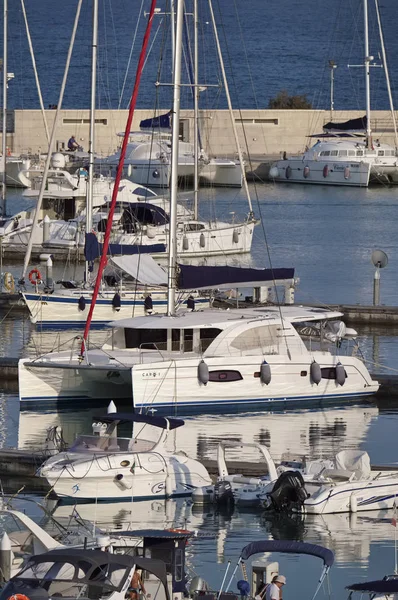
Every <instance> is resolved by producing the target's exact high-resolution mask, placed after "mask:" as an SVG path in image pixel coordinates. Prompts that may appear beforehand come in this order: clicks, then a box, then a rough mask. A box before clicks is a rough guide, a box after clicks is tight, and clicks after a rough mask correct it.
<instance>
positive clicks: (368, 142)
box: [363, 0, 372, 148]
mask: <svg viewBox="0 0 398 600" xmlns="http://www.w3.org/2000/svg"><path fill="white" fill-rule="evenodd" d="M363 18H364V41H365V93H366V147H367V148H369V147H370V146H371V135H372V130H371V127H370V61H371V60H372V57H371V56H369V23H368V0H363Z"/></svg>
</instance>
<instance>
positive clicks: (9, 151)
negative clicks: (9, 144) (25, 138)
mask: <svg viewBox="0 0 398 600" xmlns="http://www.w3.org/2000/svg"><path fill="white" fill-rule="evenodd" d="M7 156H11V148H7Z"/></svg>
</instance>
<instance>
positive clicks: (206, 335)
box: [200, 327, 221, 352]
mask: <svg viewBox="0 0 398 600" xmlns="http://www.w3.org/2000/svg"><path fill="white" fill-rule="evenodd" d="M220 333H221V329H217V328H216V327H208V328H207V327H206V328H204V329H201V330H200V347H201V350H202V352H204V351H205V350H206V349H207V348H208V347H209V346H210V344H211V343H212V342H213V341H214V340H215V338H216V337H217V336H218V335H219V334H220Z"/></svg>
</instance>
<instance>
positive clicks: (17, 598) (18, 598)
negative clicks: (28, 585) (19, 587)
mask: <svg viewBox="0 0 398 600" xmlns="http://www.w3.org/2000/svg"><path fill="white" fill-rule="evenodd" d="M8 600H30V598H28V596H25V594H14V595H13V596H10V597H9V598H8Z"/></svg>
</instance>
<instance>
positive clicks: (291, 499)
mask: <svg viewBox="0 0 398 600" xmlns="http://www.w3.org/2000/svg"><path fill="white" fill-rule="evenodd" d="M307 498H308V493H307V490H306V489H305V485H304V479H303V476H302V475H301V473H300V471H285V472H284V473H282V474H281V475H280V476H279V477H278V479H277V480H276V482H275V484H274V487H273V488H272V492H270V493H269V494H267V499H268V501H269V504H268V508H271V509H273V510H275V511H277V512H290V511H291V510H293V509H294V508H296V509H297V510H300V509H301V507H302V506H303V504H304V500H306V499H307Z"/></svg>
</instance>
